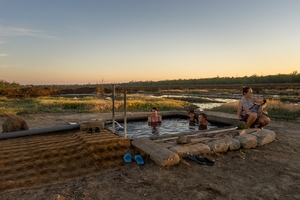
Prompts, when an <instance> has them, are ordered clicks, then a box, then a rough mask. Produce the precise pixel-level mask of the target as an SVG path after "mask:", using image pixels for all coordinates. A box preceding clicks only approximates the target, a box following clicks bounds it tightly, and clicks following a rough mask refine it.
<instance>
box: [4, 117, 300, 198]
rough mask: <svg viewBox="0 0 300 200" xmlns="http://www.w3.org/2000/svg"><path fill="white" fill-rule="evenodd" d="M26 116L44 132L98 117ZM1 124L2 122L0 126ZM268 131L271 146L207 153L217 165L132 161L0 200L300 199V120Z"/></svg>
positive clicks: (278, 123) (272, 126) (280, 123)
mask: <svg viewBox="0 0 300 200" xmlns="http://www.w3.org/2000/svg"><path fill="white" fill-rule="evenodd" d="M109 116H110V114H103V115H102V116H101V117H103V118H105V117H109ZM24 118H25V119H26V121H27V122H28V124H29V127H30V128H42V127H50V126H55V125H63V124H66V122H72V121H77V122H81V121H85V120H91V119H95V118H99V115H96V114H73V115H63V114H59V115H32V116H24ZM4 120H5V119H4V118H0V123H1V125H2V123H3V121H4ZM266 129H269V130H273V131H275V133H276V134H277V137H276V140H275V141H274V142H272V143H270V144H267V145H265V146H263V147H257V148H255V149H250V150H244V149H240V150H237V151H229V152H227V153H224V154H218V155H215V154H214V155H211V156H210V158H212V159H213V160H215V161H216V165H215V166H206V165H199V164H197V163H195V162H193V161H191V160H189V159H187V158H184V159H183V160H182V162H181V163H180V164H179V165H177V166H172V167H169V168H162V167H160V166H158V165H157V164H155V163H154V162H153V161H152V160H150V159H146V160H145V165H143V166H138V165H137V164H136V163H131V164H128V165H125V166H123V167H120V168H118V169H114V170H109V169H107V170H105V171H103V172H100V173H97V174H94V175H92V176H86V177H81V178H74V179H72V180H68V181H65V182H63V181H62V182H57V183H54V184H49V185H41V186H38V187H30V185H28V188H26V189H19V190H14V191H2V192H0V199H1V200H4V199H26V200H28V199H113V200H115V199H133V200H134V199H243V198H244V199H300V192H299V191H300V156H299V155H300V123H299V120H298V121H275V120H272V121H271V123H270V124H269V125H268V126H267V127H266ZM0 131H2V130H0ZM0 181H1V180H0Z"/></svg>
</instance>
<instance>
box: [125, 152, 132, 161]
mask: <svg viewBox="0 0 300 200" xmlns="http://www.w3.org/2000/svg"><path fill="white" fill-rule="evenodd" d="M123 159H124V161H125V162H126V163H131V162H132V156H131V154H130V153H126V154H125V155H124V157H123Z"/></svg>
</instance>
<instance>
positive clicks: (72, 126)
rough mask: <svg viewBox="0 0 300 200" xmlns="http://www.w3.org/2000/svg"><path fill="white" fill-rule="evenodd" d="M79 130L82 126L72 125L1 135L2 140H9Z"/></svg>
mask: <svg viewBox="0 0 300 200" xmlns="http://www.w3.org/2000/svg"><path fill="white" fill-rule="evenodd" d="M79 128H80V124H72V125H61V126H54V127H49V128H40V129H31V130H24V131H14V132H6V133H0V140H2V139H8V138H15V137H23V136H28V135H36V134H43V133H51V132H56V131H67V130H73V129H79Z"/></svg>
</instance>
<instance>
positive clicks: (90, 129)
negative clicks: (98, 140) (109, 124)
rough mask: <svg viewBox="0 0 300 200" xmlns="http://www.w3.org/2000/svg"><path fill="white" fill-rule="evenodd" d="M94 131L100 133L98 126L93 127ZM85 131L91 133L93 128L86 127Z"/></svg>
mask: <svg viewBox="0 0 300 200" xmlns="http://www.w3.org/2000/svg"><path fill="white" fill-rule="evenodd" d="M95 132H97V133H100V128H99V127H96V128H95ZM87 133H93V129H92V128H88V130H87Z"/></svg>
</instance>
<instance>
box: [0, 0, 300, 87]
mask: <svg viewBox="0 0 300 200" xmlns="http://www.w3.org/2000/svg"><path fill="white" fill-rule="evenodd" d="M293 71H298V73H299V72H300V1H299V0H185V1H183V0H149V1H146V0H106V1H104V0H0V80H4V81H8V82H17V83H20V84H34V85H40V84H88V83H91V84H96V83H120V82H129V81H151V80H153V81H158V80H173V79H197V78H212V77H217V76H219V77H242V76H251V75H254V74H256V75H259V76H261V75H263V76H265V75H275V74H290V73H292V72H293Z"/></svg>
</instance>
